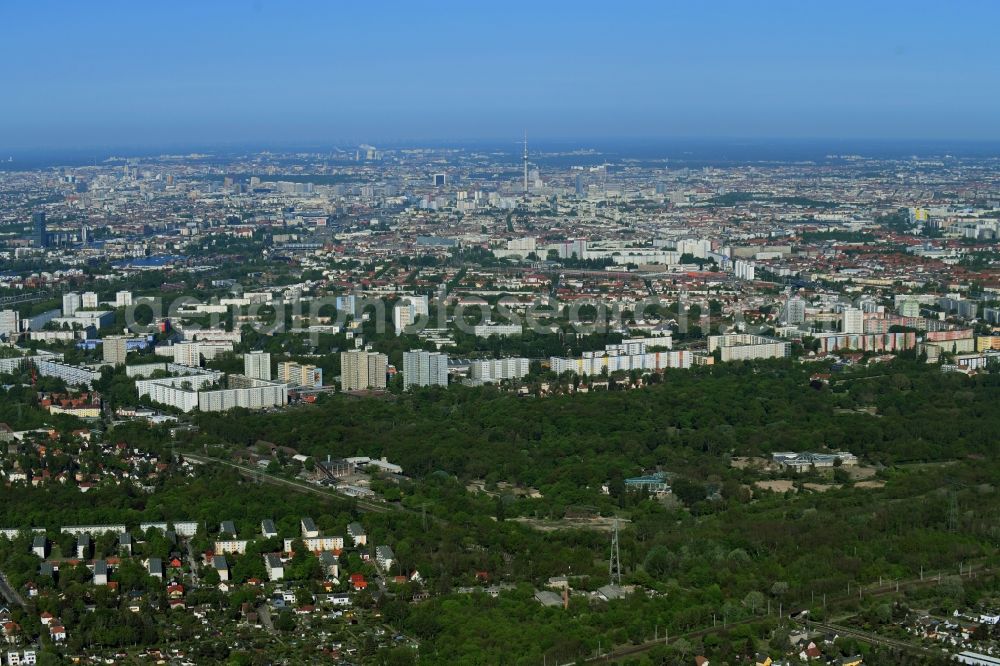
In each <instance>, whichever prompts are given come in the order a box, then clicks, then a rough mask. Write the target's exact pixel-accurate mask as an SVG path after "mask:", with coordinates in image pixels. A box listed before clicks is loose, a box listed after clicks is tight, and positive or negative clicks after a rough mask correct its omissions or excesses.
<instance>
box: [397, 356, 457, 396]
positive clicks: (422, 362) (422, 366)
mask: <svg viewBox="0 0 1000 666" xmlns="http://www.w3.org/2000/svg"><path fill="white" fill-rule="evenodd" d="M411 386H445V387H447V386H448V355H447V354H442V353H441V352H428V351H421V350H413V351H408V352H403V388H410V387H411Z"/></svg>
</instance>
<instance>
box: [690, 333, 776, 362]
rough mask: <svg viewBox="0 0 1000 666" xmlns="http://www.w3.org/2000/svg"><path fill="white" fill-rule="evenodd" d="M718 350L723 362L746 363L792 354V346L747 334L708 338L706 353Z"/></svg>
mask: <svg viewBox="0 0 1000 666" xmlns="http://www.w3.org/2000/svg"><path fill="white" fill-rule="evenodd" d="M716 349H718V350H719V353H720V357H721V359H722V360H723V361H748V360H752V359H759V358H785V357H787V356H790V355H791V353H792V344H791V343H790V342H782V341H781V340H775V339H774V338H767V337H764V336H762V335H751V334H749V333H730V334H727V335H710V336H708V352H709V353H710V354H711V353H714V352H715V350H716Z"/></svg>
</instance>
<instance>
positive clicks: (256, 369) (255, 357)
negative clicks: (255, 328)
mask: <svg viewBox="0 0 1000 666" xmlns="http://www.w3.org/2000/svg"><path fill="white" fill-rule="evenodd" d="M243 374H244V375H246V376H247V377H253V378H254V379H263V380H264V381H271V355H270V354H268V353H267V352H264V351H253V352H250V353H249V354H244V355H243Z"/></svg>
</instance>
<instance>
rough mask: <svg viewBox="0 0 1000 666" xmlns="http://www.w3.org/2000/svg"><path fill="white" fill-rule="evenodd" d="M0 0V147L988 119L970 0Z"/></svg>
mask: <svg viewBox="0 0 1000 666" xmlns="http://www.w3.org/2000/svg"><path fill="white" fill-rule="evenodd" d="M767 9H768V11H766V12H764V11H761V8H758V7H756V6H752V5H748V4H745V3H735V2H713V3H700V4H697V5H688V4H669V3H648V2H639V3H631V4H629V5H627V6H624V7H623V6H614V7H611V6H608V5H605V4H601V3H588V2H583V3H555V4H541V5H538V4H528V3H513V4H507V5H505V6H504V7H503V8H498V7H495V6H466V5H463V4H460V3H452V2H439V3H434V4H430V5H426V4H423V5H419V6H411V5H407V4H403V3H394V2H391V3H384V4H382V5H380V6H378V7H372V6H364V7H362V6H358V5H339V4H337V5H332V4H331V5H328V4H324V3H318V2H296V3H276V2H267V1H265V0H254V1H252V2H219V3H211V4H201V3H185V2H181V3H170V4H158V5H136V4H133V3H124V2H106V3H100V4H94V5H80V4H73V5H69V4H62V3H53V2H45V1H42V2H37V3H30V4H29V3H16V4H15V3H8V4H4V5H2V6H0V22H2V23H3V24H4V25H5V26H7V30H6V31H5V32H4V33H3V34H2V39H0V58H2V59H3V60H4V61H5V62H7V63H11V66H9V67H8V71H7V72H5V81H4V90H5V98H6V100H5V101H6V105H5V108H4V110H3V111H2V112H0V117H2V119H3V122H2V123H0V151H5V152H9V151H14V150H21V149H37V148H57V147H59V148H62V147H78V148H94V147H100V146H129V145H131V146H147V147H148V146H158V145H164V146H166V145H187V146H198V145H220V144H244V143H258V144H266V143H271V144H275V145H277V144H286V145H290V144H300V143H307V142H322V143H328V144H329V143H332V142H334V141H335V140H337V139H338V138H339V139H341V140H342V139H344V138H349V137H356V138H357V140H358V141H370V142H376V141H378V142H382V143H393V142H398V141H402V140H404V139H405V140H406V141H408V142H420V141H432V140H433V141H442V140H444V141H468V140H473V139H478V140H494V141H496V140H501V139H502V140H516V137H519V136H520V134H521V132H522V131H523V130H524V129H527V130H528V132H529V138H531V137H544V138H545V139H547V140H559V139H571V138H573V137H581V136H583V137H586V136H591V137H615V138H618V139H622V140H628V139H632V140H634V139H639V138H644V137H672V138H676V139H681V140H683V139H690V138H713V137H746V138H750V139H760V138H766V137H785V138H789V139H800V138H802V139H814V138H819V139H843V138H849V139H851V140H871V139H880V140H904V139H914V138H919V139H921V140H932V139H933V140H947V141H978V140H997V139H1000V129H998V127H997V124H996V120H995V119H996V118H997V117H998V115H1000V92H998V91H997V90H998V86H997V85H996V84H997V82H998V81H997V78H998V74H997V72H996V68H995V63H996V62H998V61H1000V46H998V44H997V42H996V40H995V39H994V37H993V35H992V34H991V30H992V26H993V25H995V24H996V19H997V18H1000V6H998V5H996V4H993V3H986V2H969V3H962V4H960V5H953V6H947V7H942V6H940V5H937V4H934V3H929V2H924V3H912V2H906V3H904V2H886V3H881V4H879V5H877V6H869V5H868V4H863V3H860V2H847V3H838V4H837V5H835V6H822V5H818V4H811V3H793V2H780V3H771V4H769V5H768V8H767Z"/></svg>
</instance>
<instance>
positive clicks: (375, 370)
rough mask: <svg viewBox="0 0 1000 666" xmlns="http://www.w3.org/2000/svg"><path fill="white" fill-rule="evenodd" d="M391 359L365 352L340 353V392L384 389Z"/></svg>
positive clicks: (383, 355)
mask: <svg viewBox="0 0 1000 666" xmlns="http://www.w3.org/2000/svg"><path fill="white" fill-rule="evenodd" d="M388 365H389V357H388V356H386V355H385V354H378V353H375V352H367V351H363V350H357V351H348V352H341V353H340V390H342V391H364V390H367V389H384V388H385V387H386V371H387V370H388Z"/></svg>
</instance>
